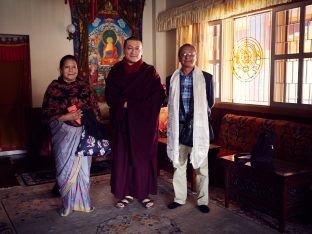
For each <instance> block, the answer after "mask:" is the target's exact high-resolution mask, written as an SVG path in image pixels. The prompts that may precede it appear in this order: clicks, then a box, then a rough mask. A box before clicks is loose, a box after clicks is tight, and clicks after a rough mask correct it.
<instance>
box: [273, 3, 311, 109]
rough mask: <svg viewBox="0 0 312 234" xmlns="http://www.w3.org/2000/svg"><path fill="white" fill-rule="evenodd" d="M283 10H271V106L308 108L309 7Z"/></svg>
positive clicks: (309, 100)
mask: <svg viewBox="0 0 312 234" xmlns="http://www.w3.org/2000/svg"><path fill="white" fill-rule="evenodd" d="M286 7H287V6H286ZM286 7H283V8H281V7H280V8H276V9H274V10H273V21H272V22H273V25H274V27H273V32H274V33H273V43H272V73H271V77H272V86H273V92H272V96H273V97H272V99H273V103H276V104H286V103H288V104H312V68H311V67H312V5H307V3H299V4H297V5H291V6H288V7H287V8H286Z"/></svg>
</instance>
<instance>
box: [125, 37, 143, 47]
mask: <svg viewBox="0 0 312 234" xmlns="http://www.w3.org/2000/svg"><path fill="white" fill-rule="evenodd" d="M128 41H140V42H141V43H142V41H141V40H140V39H139V38H137V37H135V36H131V37H129V38H127V39H126V40H125V42H124V49H126V46H127V42H128Z"/></svg>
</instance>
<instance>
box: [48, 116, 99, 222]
mask: <svg viewBox="0 0 312 234" xmlns="http://www.w3.org/2000/svg"><path fill="white" fill-rule="evenodd" d="M50 128H51V134H52V144H53V150H54V156H55V165H56V180H57V183H58V186H59V188H60V193H61V197H62V205H63V207H62V210H61V211H60V214H61V215H62V216H67V215H69V214H70V213H71V212H72V211H84V212H90V211H92V210H93V207H91V206H90V203H91V201H90V192H89V191H90V167H91V162H92V157H84V156H79V155H76V150H77V147H78V144H79V142H80V137H81V133H82V130H83V129H82V127H73V126H70V125H67V124H66V123H64V122H60V121H57V120H54V121H52V122H51V123H50Z"/></svg>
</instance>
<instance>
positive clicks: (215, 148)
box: [158, 137, 220, 192]
mask: <svg viewBox="0 0 312 234" xmlns="http://www.w3.org/2000/svg"><path fill="white" fill-rule="evenodd" d="M219 150H220V146H219V145H216V144H210V145H209V152H208V170H209V182H210V183H212V184H213V183H216V166H215V165H216V164H215V162H216V160H217V154H218V152H219ZM158 169H159V170H160V169H164V170H166V171H169V172H171V173H173V166H172V162H170V160H169V158H168V156H167V138H166V137H160V138H159V139H158ZM187 170H188V171H189V172H190V173H189V175H190V176H189V177H190V182H191V190H192V192H196V172H195V170H193V168H192V165H191V164H190V163H189V162H188V167H187Z"/></svg>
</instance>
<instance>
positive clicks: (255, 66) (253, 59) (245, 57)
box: [232, 37, 263, 82]
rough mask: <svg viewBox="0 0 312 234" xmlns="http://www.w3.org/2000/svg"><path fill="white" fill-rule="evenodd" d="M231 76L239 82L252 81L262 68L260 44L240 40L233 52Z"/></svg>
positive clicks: (246, 39) (250, 38) (255, 41)
mask: <svg viewBox="0 0 312 234" xmlns="http://www.w3.org/2000/svg"><path fill="white" fill-rule="evenodd" d="M232 65H233V74H234V76H235V77H236V78H237V79H238V80H240V81H246V82H247V81H252V80H253V79H255V78H256V76H257V75H258V73H259V72H260V70H261V68H262V66H263V50H262V47H261V45H260V43H259V42H258V41H257V40H256V39H254V38H252V37H245V38H242V39H240V40H239V41H238V42H237V43H236V45H235V46H234V50H233V57H232Z"/></svg>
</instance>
